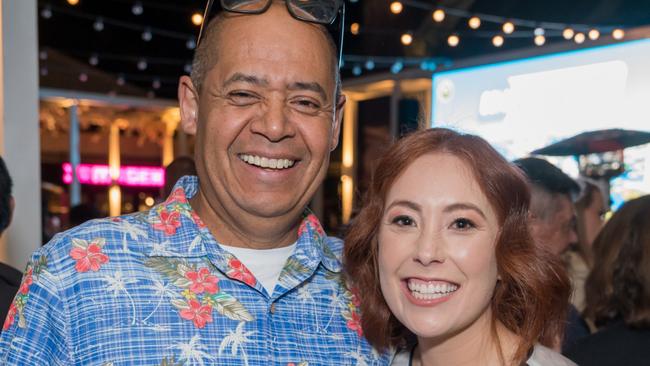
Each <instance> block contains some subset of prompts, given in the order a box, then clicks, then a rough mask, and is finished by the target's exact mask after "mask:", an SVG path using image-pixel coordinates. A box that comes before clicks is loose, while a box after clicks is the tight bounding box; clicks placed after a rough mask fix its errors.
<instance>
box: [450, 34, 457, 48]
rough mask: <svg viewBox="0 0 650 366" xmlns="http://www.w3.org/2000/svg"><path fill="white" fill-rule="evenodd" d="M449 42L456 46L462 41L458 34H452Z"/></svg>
mask: <svg viewBox="0 0 650 366" xmlns="http://www.w3.org/2000/svg"><path fill="white" fill-rule="evenodd" d="M447 43H448V44H449V45H450V46H451V47H456V46H458V43H460V38H458V36H457V35H455V34H452V35H451V36H449V37H448V38H447Z"/></svg>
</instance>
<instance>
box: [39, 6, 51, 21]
mask: <svg viewBox="0 0 650 366" xmlns="http://www.w3.org/2000/svg"><path fill="white" fill-rule="evenodd" d="M41 16H42V17H43V18H44V19H50V18H51V17H52V8H50V7H49V6H46V7H44V8H43V10H41Z"/></svg>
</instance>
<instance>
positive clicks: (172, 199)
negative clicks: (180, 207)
mask: <svg viewBox="0 0 650 366" xmlns="http://www.w3.org/2000/svg"><path fill="white" fill-rule="evenodd" d="M173 203H187V197H185V191H183V188H181V187H178V188H176V189H175V190H174V191H173V192H172V193H171V194H170V195H169V197H167V200H165V205H171V204H173Z"/></svg>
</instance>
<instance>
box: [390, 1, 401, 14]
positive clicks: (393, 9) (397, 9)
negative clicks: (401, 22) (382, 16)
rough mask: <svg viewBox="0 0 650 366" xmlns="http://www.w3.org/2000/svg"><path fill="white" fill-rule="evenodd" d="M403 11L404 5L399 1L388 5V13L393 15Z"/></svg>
mask: <svg viewBox="0 0 650 366" xmlns="http://www.w3.org/2000/svg"><path fill="white" fill-rule="evenodd" d="M402 10H404V5H402V3H400V2H399V1H393V2H392V3H390V12H391V13H393V14H399V13H401V12H402Z"/></svg>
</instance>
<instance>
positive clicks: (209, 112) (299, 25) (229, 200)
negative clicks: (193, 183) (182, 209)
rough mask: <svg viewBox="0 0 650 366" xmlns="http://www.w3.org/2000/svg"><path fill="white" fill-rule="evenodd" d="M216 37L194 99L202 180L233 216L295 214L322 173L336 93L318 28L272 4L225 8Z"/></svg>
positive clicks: (337, 114)
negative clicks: (240, 11) (249, 11)
mask: <svg viewBox="0 0 650 366" xmlns="http://www.w3.org/2000/svg"><path fill="white" fill-rule="evenodd" d="M217 38H218V50H219V51H218V53H217V61H216V64H215V66H214V67H213V68H212V70H211V71H210V72H208V73H207V75H206V77H205V80H204V84H203V87H202V90H201V92H200V94H198V102H197V103H198V115H197V122H196V136H197V143H196V154H195V157H196V165H197V172H198V175H199V178H200V182H201V189H202V191H203V192H204V194H205V195H206V197H207V198H208V201H214V202H218V204H219V205H221V206H223V208H224V209H225V210H226V211H227V212H228V213H229V214H231V215H234V216H235V217H240V216H241V215H249V217H256V218H272V217H280V216H287V217H292V216H297V215H299V214H300V212H301V211H302V210H303V208H304V207H305V205H306V204H307V203H308V201H309V200H310V198H311V197H312V195H313V193H314V192H315V190H316V189H317V188H318V186H319V184H320V183H321V181H322V180H323V178H324V176H325V174H326V170H327V167H328V164H329V153H330V151H331V150H333V149H334V148H335V147H336V145H337V143H338V134H339V125H340V120H341V108H342V107H343V104H344V100H345V99H344V98H341V99H340V100H334V90H335V80H334V70H332V67H333V66H332V62H331V60H332V56H331V54H330V51H329V49H328V46H327V43H326V38H325V35H324V34H323V33H322V32H321V31H320V30H319V29H318V28H316V26H314V25H312V24H309V23H305V22H301V21H298V20H296V19H294V18H292V17H291V16H290V15H289V13H288V12H287V10H286V8H285V7H284V6H277V5H273V6H271V7H270V9H269V10H268V11H266V12H265V13H263V14H259V15H234V16H232V17H231V18H230V19H228V20H227V21H226V23H225V24H224V26H223V27H222V30H221V33H220V36H219V37H217ZM215 47H217V46H215ZM182 99H183V97H182V96H181V105H183V101H182ZM182 108H183V107H182ZM184 113H185V112H184Z"/></svg>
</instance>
